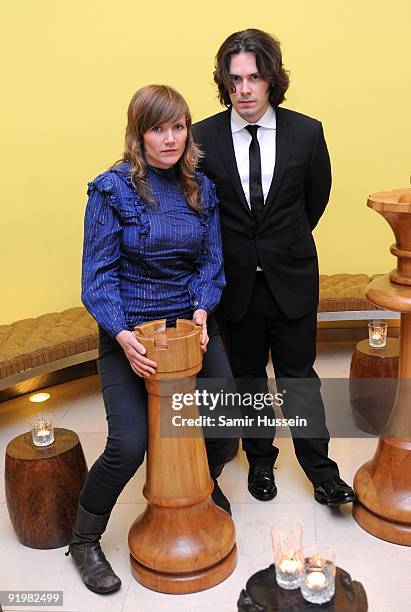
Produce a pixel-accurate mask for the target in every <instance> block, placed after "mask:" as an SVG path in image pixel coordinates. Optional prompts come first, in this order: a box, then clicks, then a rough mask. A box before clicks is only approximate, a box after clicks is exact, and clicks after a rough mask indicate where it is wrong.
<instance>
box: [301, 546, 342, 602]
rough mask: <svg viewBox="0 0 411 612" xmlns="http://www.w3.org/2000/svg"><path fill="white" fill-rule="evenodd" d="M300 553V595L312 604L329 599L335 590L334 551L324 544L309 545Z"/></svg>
mask: <svg viewBox="0 0 411 612" xmlns="http://www.w3.org/2000/svg"><path fill="white" fill-rule="evenodd" d="M301 555H302V558H303V563H302V567H301V580H300V589H301V595H302V596H303V598H304V599H305V600H306V601H309V602H310V603H314V604H323V603H326V602H327V601H330V599H332V598H333V597H334V592H335V552H334V551H333V550H332V549H331V548H326V547H324V546H309V547H306V548H304V549H303V550H302V551H301Z"/></svg>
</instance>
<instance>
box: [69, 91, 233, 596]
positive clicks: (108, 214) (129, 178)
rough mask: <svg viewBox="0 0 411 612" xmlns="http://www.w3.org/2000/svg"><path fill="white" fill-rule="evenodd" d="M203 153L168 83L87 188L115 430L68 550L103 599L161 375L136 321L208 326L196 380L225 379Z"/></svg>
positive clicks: (218, 450)
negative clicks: (150, 394)
mask: <svg viewBox="0 0 411 612" xmlns="http://www.w3.org/2000/svg"><path fill="white" fill-rule="evenodd" d="M198 157H199V151H198V149H197V146H196V145H195V143H194V141H193V137H192V134H191V117H190V112H189V109H188V106H187V104H186V102H185V100H184V99H183V98H182V96H181V95H180V94H179V93H178V92H176V91H175V90H174V89H172V88H170V87H167V86H164V85H149V86H147V87H143V88H142V89H140V90H139V91H137V92H136V93H135V95H134V96H133V98H132V100H131V102H130V105H129V109H128V124H127V129H126V138H125V152H124V155H123V158H122V159H121V160H120V161H119V162H117V163H116V164H115V165H114V166H113V167H112V168H111V169H110V170H108V171H107V172H104V173H103V174H101V175H100V176H98V177H97V178H96V179H94V181H92V182H91V183H90V184H89V190H88V194H89V200H88V204H87V209H86V215H85V229H84V252H83V276H82V300H83V303H84V305H85V306H86V308H87V309H88V311H89V312H90V313H91V314H92V316H93V317H94V318H95V319H96V321H97V322H98V324H99V336H100V338H99V361H98V363H99V375H100V380H101V387H102V392H103V397H104V404H105V408H106V414H107V422H108V438H107V445H106V448H105V450H104V452H103V454H102V455H101V456H100V457H99V458H98V459H97V461H96V462H95V463H94V465H93V466H92V468H91V470H90V472H89V475H88V477H87V481H86V483H85V486H84V488H83V491H82V492H81V495H80V501H79V507H78V513H77V518H76V523H75V526H74V529H73V540H72V542H71V543H70V546H69V551H68V553H67V554H69V553H71V555H72V558H73V560H74V562H75V564H76V565H77V567H78V569H79V571H80V573H81V575H82V578H83V581H84V583H85V585H86V586H87V587H88V588H89V589H91V590H92V591H94V592H97V593H102V594H103V593H110V592H112V591H115V590H117V589H118V588H119V587H120V585H121V581H120V578H118V576H116V574H115V573H114V571H113V570H112V568H111V566H110V564H109V563H108V561H107V560H106V558H105V556H104V554H103V552H102V550H101V548H100V544H99V540H100V537H101V535H102V533H103V532H104V530H105V528H106V526H107V522H108V520H109V516H110V512H111V510H112V508H113V506H114V504H115V502H116V500H117V498H118V496H119V494H120V493H121V491H122V490H123V488H124V486H125V485H126V484H127V482H128V481H129V480H130V478H131V477H132V476H133V475H134V473H135V472H136V470H137V468H138V467H139V466H140V465H141V463H142V462H143V460H144V454H145V451H146V445H147V415H146V409H147V394H146V391H145V385H144V380H143V379H144V378H146V377H149V376H150V375H152V374H154V373H155V371H156V363H155V362H153V361H151V360H150V359H148V358H147V357H145V348H144V347H143V345H142V344H140V343H139V342H138V341H137V339H136V338H135V336H134V334H133V333H132V331H131V330H133V329H134V327H135V326H136V325H138V324H140V323H143V322H145V321H149V320H153V319H166V320H167V325H173V324H174V323H175V321H176V319H177V318H192V319H193V320H194V321H195V322H196V323H197V324H198V325H201V327H202V330H201V334H200V336H201V338H200V342H201V349H202V351H203V352H204V358H203V368H202V370H201V373H200V376H203V377H210V378H213V377H214V378H217V377H223V378H229V377H230V376H231V372H230V368H229V366H228V362H227V359H226V356H225V353H224V349H223V346H222V342H221V338H220V335H219V332H218V327H217V325H216V323H215V321H214V320H213V319H212V318H209V314H210V313H211V312H212V311H213V310H214V309H215V307H216V306H217V304H218V302H219V300H220V297H221V292H222V290H223V287H224V284H225V281H224V273H223V265H222V251H221V240H220V228H219V221H218V212H217V208H216V206H217V198H216V195H215V190H214V186H213V184H212V183H211V182H210V181H209V180H208V179H207V177H206V176H205V175H203V174H201V173H196V172H195V168H196V164H197V161H198ZM235 444H236V442H235V441H234V440H223V439H213V440H206V447H207V455H208V460H209V465H210V472H211V476H212V477H213V479H214V485H215V486H214V491H213V495H212V497H213V499H214V501H215V503H217V504H218V505H220V506H221V507H222V508H224V509H225V510H226V511H228V512H229V511H230V505H229V503H228V500H227V499H226V498H225V497H224V495H223V493H222V492H221V490H220V489H219V487H218V484H217V482H216V478H217V476H218V475H219V474H220V473H221V470H222V467H223V465H224V463H225V462H226V461H227V460H228V458H229V457H230V455H232V454H233V451H234V449H235Z"/></svg>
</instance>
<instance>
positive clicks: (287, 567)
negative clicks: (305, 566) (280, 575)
mask: <svg viewBox="0 0 411 612" xmlns="http://www.w3.org/2000/svg"><path fill="white" fill-rule="evenodd" d="M279 565H280V569H281V571H282V572H286V573H287V574H294V573H295V572H297V571H298V570H299V569H300V564H299V562H298V560H297V559H283V560H282V561H280V563H279Z"/></svg>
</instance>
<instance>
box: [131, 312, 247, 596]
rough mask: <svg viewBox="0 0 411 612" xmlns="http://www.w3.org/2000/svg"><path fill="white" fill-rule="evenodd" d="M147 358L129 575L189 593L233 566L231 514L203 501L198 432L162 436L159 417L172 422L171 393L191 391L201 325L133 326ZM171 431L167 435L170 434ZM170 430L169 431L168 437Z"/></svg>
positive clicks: (206, 489) (203, 463)
mask: <svg viewBox="0 0 411 612" xmlns="http://www.w3.org/2000/svg"><path fill="white" fill-rule="evenodd" d="M135 334H136V337H137V339H138V340H139V342H141V344H143V345H144V346H145V348H146V349H147V353H146V356H147V357H148V358H149V359H152V360H153V361H155V362H156V363H157V371H156V374H155V375H152V376H151V377H150V378H147V379H145V384H146V389H147V392H148V449H147V477H146V484H145V486H144V489H143V494H144V496H145V498H146V499H147V501H148V504H147V507H146V509H145V511H144V512H143V513H142V514H141V515H140V516H139V517H138V518H137V519H136V520H135V521H134V523H133V524H132V526H131V528H130V532H129V548H130V562H131V569H132V572H133V575H134V577H135V578H136V580H138V582H140V583H141V584H143V585H144V586H146V587H148V588H150V589H153V590H154V591H160V592H162V593H175V594H179V593H193V592H197V591H202V590H203V589H208V588H210V587H212V586H214V585H216V584H218V583H219V582H222V581H223V580H225V578H227V576H229V575H230V574H231V572H232V571H233V570H234V568H235V565H236V562H237V549H236V544H235V527H234V523H233V521H232V519H231V517H230V516H229V515H228V514H227V513H226V512H225V511H224V510H221V509H220V508H218V507H217V506H216V505H215V504H214V502H213V501H212V500H211V498H210V494H211V492H212V490H213V481H212V480H211V478H210V473H209V469H208V463H207V456H206V451H205V446H204V439H203V436H202V432H201V431H197V434H200V435H195V433H194V432H193V428H192V427H190V432H189V434H188V435H189V436H190V437H185V438H182V437H177V436H174V437H166V436H165V435H161V433H160V412H161V418H162V419H163V422H164V419H167V422H168V423H171V416H172V413H174V414H176V412H175V411H174V410H173V409H172V403H171V402H172V396H173V394H174V393H182V392H183V393H193V392H194V389H195V376H196V374H197V373H198V372H199V371H200V369H201V361H202V354H201V350H200V328H199V327H197V326H196V325H195V323H193V322H192V321H185V320H177V326H176V327H175V328H166V322H165V321H153V322H150V323H144V324H142V325H139V326H138V327H136V329H135ZM169 433H170V432H169ZM171 433H172V432H171Z"/></svg>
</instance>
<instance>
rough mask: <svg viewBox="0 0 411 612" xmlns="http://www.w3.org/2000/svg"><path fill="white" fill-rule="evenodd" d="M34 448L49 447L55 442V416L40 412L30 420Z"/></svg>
mask: <svg viewBox="0 0 411 612" xmlns="http://www.w3.org/2000/svg"><path fill="white" fill-rule="evenodd" d="M29 422H30V425H31V435H32V438H33V444H34V446H49V445H50V444H53V442H54V428H53V415H52V414H50V413H49V412H39V413H38V414H34V415H33V416H32V417H30V419H29Z"/></svg>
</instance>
